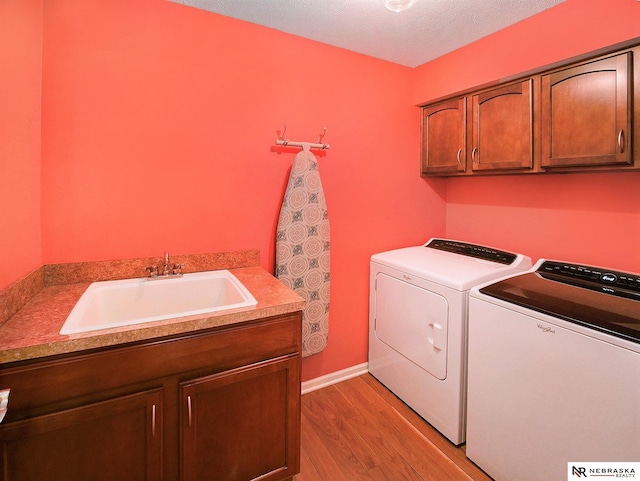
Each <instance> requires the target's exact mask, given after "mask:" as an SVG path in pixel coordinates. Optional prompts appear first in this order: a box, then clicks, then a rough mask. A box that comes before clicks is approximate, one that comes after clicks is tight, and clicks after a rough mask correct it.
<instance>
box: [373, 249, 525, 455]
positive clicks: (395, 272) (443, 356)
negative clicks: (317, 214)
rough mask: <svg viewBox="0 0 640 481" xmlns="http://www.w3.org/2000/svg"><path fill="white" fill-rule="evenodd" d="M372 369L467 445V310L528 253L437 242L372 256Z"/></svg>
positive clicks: (522, 263)
mask: <svg viewBox="0 0 640 481" xmlns="http://www.w3.org/2000/svg"><path fill="white" fill-rule="evenodd" d="M370 266H371V271H370V301H369V372H370V373H371V374H372V375H373V376H374V377H376V378H377V379H378V380H379V381H380V382H381V383H382V384H384V385H385V386H387V387H388V388H389V389H390V390H391V391H392V392H393V393H394V394H396V395H397V396H398V397H399V398H400V399H402V400H403V401H404V402H405V403H406V404H408V405H409V406H410V407H411V408H412V409H413V410H414V411H416V412H417V413H418V414H419V415H420V416H422V417H423V418H424V419H425V420H426V421H428V422H429V423H430V424H431V425H432V426H434V427H435V428H436V429H437V430H438V431H440V432H441V433H442V434H443V435H445V436H446V437H447V438H448V439H449V440H451V442H453V443H454V444H460V443H462V442H464V440H465V408H466V405H465V404H466V357H467V356H466V350H467V346H466V343H467V305H468V294H469V290H470V289H471V288H472V287H474V286H475V285H478V284H481V283H484V282H487V281H490V280H494V279H498V278H501V277H505V276H507V275H509V274H513V273H517V272H520V271H525V270H527V269H529V268H530V267H531V259H530V258H528V257H526V256H523V255H521V254H514V253H511V252H505V251H501V250H498V249H494V248H491V247H486V246H480V245H475V244H468V243H465V242H460V241H455V240H449V239H431V240H429V241H428V242H427V243H426V244H425V245H423V246H417V247H407V248H404V249H396V250H392V251H388V252H382V253H379V254H375V255H373V256H372V257H371V264H370Z"/></svg>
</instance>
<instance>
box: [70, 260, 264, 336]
mask: <svg viewBox="0 0 640 481" xmlns="http://www.w3.org/2000/svg"><path fill="white" fill-rule="evenodd" d="M257 303H258V302H257V301H256V299H255V298H254V297H253V296H252V295H251V293H250V292H249V290H248V289H247V288H246V287H245V286H244V285H243V284H242V283H241V282H240V281H239V280H238V279H237V278H236V277H235V276H234V275H233V274H232V273H231V272H229V271H228V270H218V271H208V272H196V273H191V274H185V275H184V276H181V277H175V278H166V279H161V280H150V279H148V278H136V279H123V280H116V281H103V282H94V283H93V284H91V285H90V286H89V287H88V288H87V290H86V291H85V292H84V294H83V295H82V297H81V298H80V300H79V301H78V302H77V303H76V305H75V306H74V308H73V309H72V311H71V313H70V314H69V316H68V317H67V320H66V321H65V323H64V325H63V326H62V329H61V330H60V334H64V335H67V334H75V333H80V332H88V331H96V330H99V329H108V328H113V327H121V326H128V325H135V324H143V323H148V322H153V321H160V320H166V319H172V318H176V317H184V316H192V315H199V314H206V313H211V312H219V311H223V310H228V309H238V308H246V307H251V306H255V305H256V304H257Z"/></svg>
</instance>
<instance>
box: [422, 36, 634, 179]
mask: <svg viewBox="0 0 640 481" xmlns="http://www.w3.org/2000/svg"><path fill="white" fill-rule="evenodd" d="M634 57H635V59H634ZM639 58H640V38H637V39H633V40H629V41H627V42H624V43H622V44H618V45H614V46H612V47H609V48H604V49H601V50H599V51H597V52H592V53H590V54H585V55H582V56H580V57H576V58H574V59H571V60H567V61H564V62H558V63H557V64H554V65H552V66H547V67H542V68H540V69H537V70H535V71H531V72H528V73H526V74H522V75H521V76H514V77H513V78H511V79H505V80H504V81H501V82H500V83H498V85H495V84H493V85H491V84H489V85H485V86H483V87H477V88H474V89H470V90H468V91H464V92H458V93H457V94H455V95H454V96H452V97H451V98H446V99H441V100H438V101H436V102H434V103H432V104H427V105H423V106H422V131H421V135H422V139H421V141H422V144H421V148H422V150H421V172H422V175H424V176H430V175H439V176H460V175H465V176H468V175H486V174H525V173H545V172H572V171H573V172H577V171H603V170H640V148H638V146H637V145H635V146H634V138H635V139H636V140H635V143H636V144H638V139H640V60H639ZM467 112H468V114H467Z"/></svg>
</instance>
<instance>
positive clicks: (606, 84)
mask: <svg viewBox="0 0 640 481" xmlns="http://www.w3.org/2000/svg"><path fill="white" fill-rule="evenodd" d="M631 60H632V54H631V52H626V53H622V54H620V55H615V56H613V57H609V58H605V59H602V60H598V61H595V62H589V63H585V64H581V65H577V66H574V67H571V68H567V69H565V70H560V71H557V72H553V73H550V74H547V75H542V77H541V85H542V109H541V127H542V131H541V146H540V147H541V153H542V156H541V165H542V167H575V166H590V165H615V164H623V165H628V164H631V163H632V162H633V157H632V150H631V140H632V139H631V137H632V136H631V117H632V112H633V107H632V104H631V100H632V98H633V95H632V87H633V83H632V77H631V73H632V64H631Z"/></svg>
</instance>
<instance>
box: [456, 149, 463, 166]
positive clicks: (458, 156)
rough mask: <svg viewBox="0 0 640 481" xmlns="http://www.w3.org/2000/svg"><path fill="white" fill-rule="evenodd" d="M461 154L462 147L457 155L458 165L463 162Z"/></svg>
mask: <svg viewBox="0 0 640 481" xmlns="http://www.w3.org/2000/svg"><path fill="white" fill-rule="evenodd" d="M460 154H462V149H458V155H457V156H456V157H457V159H458V165H460V164H461V162H460Z"/></svg>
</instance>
